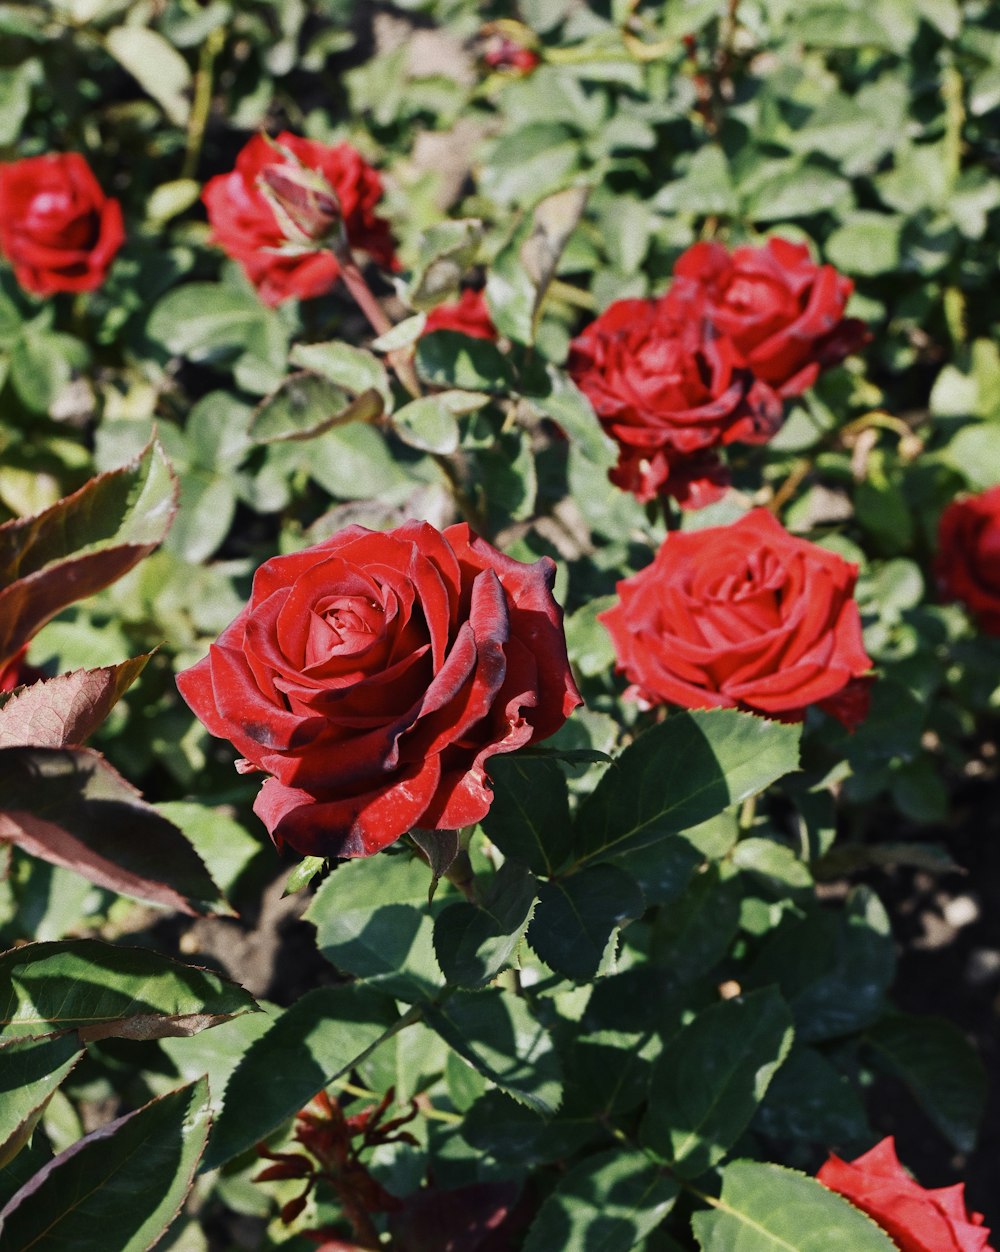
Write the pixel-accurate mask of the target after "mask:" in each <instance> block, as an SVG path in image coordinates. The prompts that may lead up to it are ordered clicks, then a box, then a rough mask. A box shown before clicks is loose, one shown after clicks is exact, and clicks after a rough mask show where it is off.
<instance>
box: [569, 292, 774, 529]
mask: <svg viewBox="0 0 1000 1252" xmlns="http://www.w3.org/2000/svg"><path fill="white" fill-rule="evenodd" d="M567 369H568V370H569V373H570V375H571V376H572V378H573V380H574V382H575V383H576V385H577V386H578V387H579V388H580V390H581V391H582V392H583V393H584V394H585V395H586V396H587V398H588V399H589V400H590V402H591V404H592V405H593V406H594V411H595V412H596V413H597V416H598V418H599V419H600V421H601V424H602V425H603V426H604V428H605V430H606V431H607V432H608V434H609V435H611V437H612V438H613V439H614V440H615V441H616V442H617V443H618V449H619V453H618V464H617V466H616V467H615V468H614V469H613V470H612V471H611V475H610V476H611V481H612V482H613V483H615V484H616V485H617V486H619V487H622V488H624V489H625V490H626V491H631V492H634V493H635V495H637V496H638V497H639V499H640V500H642V501H648V500H653V499H655V498H656V496H657V495H661V494H662V495H673V496H676V498H677V499H678V500H679V501H680V503H681V504H682V505H685V506H688V507H693V508H699V507H701V506H702V505H704V504H709V503H711V501H712V500H714V499H717V498H718V496H719V495H721V493H722V490H723V488H724V487H725V484H726V483H727V482H728V476H727V473H726V470H725V468H724V467H723V465H722V463H721V462H720V460H719V458H718V455H717V452H716V449H717V448H718V447H720V446H722V445H725V444H730V443H734V442H736V441H741V442H743V443H763V442H766V441H767V440H768V439H769V438H770V437H771V436H772V435H773V434H774V432H775V431H776V430H777V428H778V426H779V425H780V422H781V417H782V405H781V401H780V399H779V398H778V396H777V395H776V394H775V393H774V392H773V391H772V390H771V388H770V387H768V386H766V385H764V384H762V383H759V382H757V381H756V380H755V379H754V377H753V375H752V374H751V373H750V371H749V370H747V369H746V368H744V367H743V366H742V365H741V363H740V360H739V356H738V354H737V352H736V351H735V349H734V347H733V345H732V343H731V342H730V341H729V340H728V339H726V338H725V337H724V336H722V335H719V334H718V333H717V332H716V331H715V330H713V328H712V327H711V325H710V324H709V323H708V322H706V321H705V320H704V319H702V318H700V317H697V316H695V317H678V316H676V315H675V314H674V313H673V312H672V311H671V307H670V305H669V304H668V301H667V299H666V298H661V299H659V300H616V301H615V303H614V304H612V305H610V306H609V307H608V308H607V309H606V310H605V311H604V312H603V313H602V314H601V316H600V317H599V318H598V319H597V320H596V321H595V322H592V323H591V324H590V325H589V326H588V327H587V328H586V329H585V330H584V331H583V333H582V334H580V335H579V336H578V337H577V338H576V339H574V340H573V342H572V344H571V345H570V355H569V360H568V362H567Z"/></svg>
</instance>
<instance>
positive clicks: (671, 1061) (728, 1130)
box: [640, 988, 794, 1178]
mask: <svg viewBox="0 0 1000 1252" xmlns="http://www.w3.org/2000/svg"><path fill="white" fill-rule="evenodd" d="M793 1033H794V1032H793V1030H792V1015H791V1013H789V1011H788V1007H787V1005H786V1004H785V1003H784V1001H783V1000H782V999H781V997H780V996H779V995H778V993H777V992H776V991H774V990H773V989H771V988H768V989H767V990H765V991H756V992H753V993H751V994H750V995H747V996H743V997H741V998H739V999H736V1000H723V1001H721V1002H720V1003H718V1004H714V1005H712V1007H711V1008H708V1009H705V1010H704V1011H703V1012H701V1013H699V1014H698V1016H697V1017H696V1018H695V1019H694V1021H693V1022H691V1024H690V1025H689V1026H685V1027H684V1029H683V1030H682V1031H681V1032H680V1033H679V1034H678V1035H675V1036H674V1038H673V1039H671V1040H670V1042H669V1043H668V1044H667V1046H666V1047H665V1048H664V1049H663V1051H662V1052H661V1053H660V1056H659V1058H658V1060H657V1061H656V1064H655V1066H654V1068H653V1081H652V1086H651V1088H650V1094H649V1108H648V1110H647V1112H646V1116H645V1118H644V1120H643V1123H642V1129H641V1132H640V1133H641V1136H642V1141H643V1142H644V1143H645V1144H647V1145H648V1146H649V1147H651V1148H652V1149H653V1150H654V1151H655V1152H657V1153H658V1154H659V1155H660V1156H662V1157H663V1158H664V1159H665V1160H667V1161H670V1162H671V1163H672V1165H673V1167H674V1169H675V1170H676V1171H677V1172H678V1173H679V1174H680V1175H681V1176H682V1177H686V1178H696V1177H697V1176H698V1175H699V1174H703V1173H704V1172H705V1171H706V1170H708V1169H711V1168H712V1166H713V1165H717V1164H718V1162H719V1161H720V1160H722V1158H723V1157H724V1156H725V1155H726V1153H727V1152H728V1151H729V1149H730V1148H731V1147H732V1146H733V1144H734V1143H735V1142H736V1140H737V1139H738V1138H739V1137H740V1135H741V1134H742V1133H743V1131H744V1130H745V1129H746V1127H747V1126H748V1125H749V1123H750V1119H751V1118H752V1117H753V1115H754V1112H755V1111H756V1109H757V1106H758V1105H759V1104H760V1102H761V1100H762V1099H763V1098H764V1093H765V1092H766V1091H767V1087H768V1084H769V1083H770V1081H771V1078H772V1077H773V1076H774V1073H775V1071H776V1070H777V1069H778V1067H779V1066H780V1065H781V1063H782V1061H783V1060H784V1059H785V1057H786V1056H787V1055H788V1049H789V1048H790V1047H791V1045H792V1035H793Z"/></svg>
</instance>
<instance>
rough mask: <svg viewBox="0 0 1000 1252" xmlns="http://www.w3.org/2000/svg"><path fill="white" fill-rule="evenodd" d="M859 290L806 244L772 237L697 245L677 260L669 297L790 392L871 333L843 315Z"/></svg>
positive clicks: (744, 361)
mask: <svg viewBox="0 0 1000 1252" xmlns="http://www.w3.org/2000/svg"><path fill="white" fill-rule="evenodd" d="M853 290H854V284H853V282H851V280H850V279H849V278H845V277H844V275H843V274H838V273H837V271H836V270H835V269H834V268H833V266H832V265H816V264H815V263H814V262H813V260H812V259H811V257H810V256H809V249H808V248H807V247H806V246H805V244H801V243H791V242H789V241H788V240H787V239H769V240H768V241H767V243H766V244H765V245H764V246H763V247H762V248H751V247H740V248H736V249H734V251H733V252H732V253H730V252H728V251H727V250H726V248H724V247H723V246H722V244H718V243H696V244H695V245H694V246H693V247H691V248H688V250H687V251H686V252H685V253H684V254H683V255H682V256H680V257H679V258H678V260H677V263H676V264H675V265H674V281H673V284H672V285H671V288H670V290H669V292H668V293H667V297H666V298H667V301H668V303H669V305H670V307H671V308H673V309H674V310H676V312H677V314H678V315H679V316H698V315H701V316H704V317H707V318H708V319H709V320H710V321H711V322H712V324H713V325H714V326H716V327H717V328H718V329H719V330H720V331H721V332H722V333H723V334H724V335H726V336H727V337H728V338H729V339H730V340H731V341H732V343H733V344H734V346H735V348H736V350H737V352H738V354H739V361H740V364H741V365H745V366H747V367H748V368H749V369H751V370H752V371H753V373H754V375H755V377H757V378H759V379H761V380H763V381H764V382H766V383H769V384H770V385H771V386H772V387H774V388H775V389H776V390H777V391H778V392H779V393H780V394H781V395H782V396H786V397H787V396H797V395H799V394H800V393H801V392H803V391H805V390H806V389H807V388H809V387H811V386H812V385H813V383H815V381H816V379H817V378H818V377H819V373H820V370H823V369H826V368H827V367H828V366H831V365H836V364H838V363H839V362H840V361H842V360H843V359H844V357H846V356H849V355H850V354H851V353H852V352H856V351H857V350H858V349H859V348H861V347H863V346H864V345H865V344H866V343H867V342H868V340H869V339H870V338H871V335H870V334H869V332H868V329H867V327H866V326H865V324H864V323H863V322H861V321H859V320H858V319H857V318H853V317H850V318H845V317H844V316H843V313H844V307H845V305H846V304H847V300H848V297H849V296H850V294H851V292H852V291H853Z"/></svg>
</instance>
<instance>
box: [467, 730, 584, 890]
mask: <svg viewBox="0 0 1000 1252" xmlns="http://www.w3.org/2000/svg"><path fill="white" fill-rule="evenodd" d="M490 777H491V778H492V779H493V803H492V805H491V806H490V811H489V812H488V813H487V815H486V816H485V817H484V818H483V822H482V825H483V830H485V831H486V833H487V835H488V836H489V837H490V839H491V840H492V841H493V843H495V844H496V845H497V847H498V848H499V849H500V851H501V852H502V853H503V854H504V856H509V857H511V858H513V859H514V860H515V861H520V862H521V863H522V864H524V865H527V866H528V867H529V868H530V869H531V870H533V871H534V872H535V873H536V874H545V875H549V874H554V873H555V871H556V870H557V869H558V868H559V866H560V865H562V863H563V862H564V861H565V860H566V858H567V856H569V854H570V852H571V851H572V848H573V826H572V822H571V819H570V815H569V795H568V792H567V790H566V776H565V774H563V772H562V770H561V769H560V768H559V766H558V765H556V764H555V763H554V762H552V761H547V760H544V759H539V758H537V757H524V756H522V755H521V754H520V753H519V754H517V755H516V756H497V757H494V758H493V759H492V760H491V761H490Z"/></svg>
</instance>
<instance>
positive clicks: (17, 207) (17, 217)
mask: <svg viewBox="0 0 1000 1252" xmlns="http://www.w3.org/2000/svg"><path fill="white" fill-rule="evenodd" d="M124 241H125V228H124V225H123V223H122V210H121V205H120V204H119V203H118V201H117V200H115V199H113V198H111V197H110V196H106V195H105V194H104V192H103V191H102V190H101V187H100V185H99V183H98V181H97V179H96V178H95V177H94V174H93V171H92V170H91V168H90V166H89V165H88V164H87V162H86V160H85V159H84V158H83V157H82V156H80V154H79V153H78V152H63V153H47V154H46V155H45V156H36V157H26V158H25V159H24V160H22V161H13V162H11V163H10V164H7V165H0V253H2V254H3V255H4V256H5V257H6V258H7V260H8V261H9V262H10V263H11V265H12V266H13V268H14V277H15V278H16V279H17V281H18V282H19V283H20V284H21V286H22V287H24V289H25V290H26V291H31V292H34V293H35V295H39V296H51V295H55V294H56V293H57V292H60V291H71V292H77V291H93V290H94V288H95V287H99V286H100V285H101V283H103V282H104V279H105V278H106V277H107V273H108V268H109V267H110V265H111V262H112V261H113V260H114V258H115V255H116V254H117V252H118V250H119V248H120V247H121V246H122V244H123V243H124Z"/></svg>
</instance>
